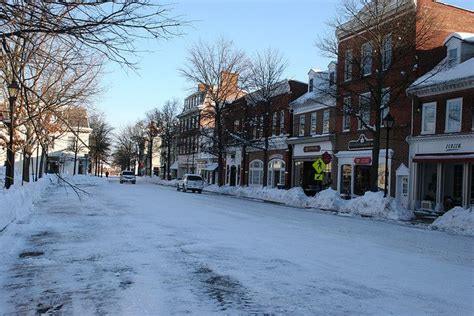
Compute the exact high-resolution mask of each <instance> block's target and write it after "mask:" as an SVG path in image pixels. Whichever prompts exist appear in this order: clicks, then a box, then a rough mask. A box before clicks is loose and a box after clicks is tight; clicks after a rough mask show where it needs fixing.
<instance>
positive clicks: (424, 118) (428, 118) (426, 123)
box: [421, 102, 436, 134]
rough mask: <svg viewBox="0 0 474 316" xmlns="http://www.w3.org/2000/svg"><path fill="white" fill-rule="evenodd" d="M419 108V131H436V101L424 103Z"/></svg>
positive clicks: (427, 132)
mask: <svg viewBox="0 0 474 316" xmlns="http://www.w3.org/2000/svg"><path fill="white" fill-rule="evenodd" d="M421 110H422V113H421V133H422V134H434V133H435V131H436V102H431V103H424V104H423V106H422V109H421Z"/></svg>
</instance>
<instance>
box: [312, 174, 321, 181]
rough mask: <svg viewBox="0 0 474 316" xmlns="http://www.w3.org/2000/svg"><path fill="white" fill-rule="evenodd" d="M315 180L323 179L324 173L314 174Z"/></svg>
mask: <svg viewBox="0 0 474 316" xmlns="http://www.w3.org/2000/svg"><path fill="white" fill-rule="evenodd" d="M314 180H316V181H323V174H322V173H316V174H315V175H314Z"/></svg>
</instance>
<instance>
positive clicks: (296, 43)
mask: <svg viewBox="0 0 474 316" xmlns="http://www.w3.org/2000/svg"><path fill="white" fill-rule="evenodd" d="M176 1H177V2H176V3H175V4H173V5H172V6H173V7H174V14H176V15H181V16H183V18H184V19H186V20H190V21H193V22H192V26H191V27H186V28H184V29H183V31H184V32H185V33H186V34H184V35H183V36H181V37H177V38H173V39H170V40H168V41H163V42H159V43H157V42H156V41H153V40H142V41H140V42H138V43H137V46H138V48H139V49H140V50H147V51H148V52H142V53H140V57H139V58H137V59H136V61H138V64H139V68H140V69H139V70H138V71H137V73H135V72H131V71H126V70H125V69H122V68H120V66H117V65H113V64H110V65H108V67H107V73H106V74H105V75H104V78H103V79H104V80H103V82H104V84H103V85H104V93H103V94H102V95H100V96H99V97H98V98H97V100H96V102H95V104H94V105H95V106H96V108H97V109H98V110H100V111H103V112H105V114H106V117H107V120H108V121H109V122H110V123H111V124H112V125H113V126H114V127H121V126H124V125H126V124H128V123H131V122H134V121H136V120H138V119H139V118H141V117H143V115H144V113H145V112H146V111H148V110H150V109H152V108H154V107H160V106H161V105H162V104H163V103H164V102H165V101H166V100H169V99H172V98H178V99H179V100H180V102H182V100H183V99H184V97H185V96H186V95H187V94H189V91H190V89H191V88H193V87H194V85H191V84H190V83H189V82H186V80H185V79H183V78H182V77H181V76H180V75H179V73H178V68H180V67H181V65H182V64H183V62H184V61H185V58H186V54H187V48H188V47H189V46H190V45H191V44H192V43H193V42H195V41H197V40H199V39H202V40H205V41H213V40H215V39H216V38H218V37H220V36H222V37H225V38H227V39H230V40H233V41H234V44H235V45H236V46H238V47H239V48H241V49H243V50H245V51H246V52H248V53H249V54H252V53H253V52H255V51H256V50H262V49H264V48H267V47H270V46H271V47H273V48H277V49H278V50H280V51H281V52H282V54H283V55H284V56H285V58H286V59H287V60H288V62H289V67H288V69H287V74H286V77H287V78H291V79H297V80H302V81H306V73H307V71H308V70H309V68H324V67H326V66H327V65H328V63H329V60H328V59H326V58H323V57H321V56H320V55H319V52H318V50H317V48H316V47H315V45H314V43H315V41H316V40H317V38H318V36H324V34H327V32H328V31H329V30H328V27H327V26H326V22H327V21H328V20H331V18H332V17H334V15H335V8H336V5H337V4H338V3H339V1H340V0H200V1H199V0H176ZM444 2H448V3H451V4H453V5H458V6H461V7H464V8H469V9H471V10H474V0H446V1H444Z"/></svg>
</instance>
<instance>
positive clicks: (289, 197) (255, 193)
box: [205, 185, 308, 207]
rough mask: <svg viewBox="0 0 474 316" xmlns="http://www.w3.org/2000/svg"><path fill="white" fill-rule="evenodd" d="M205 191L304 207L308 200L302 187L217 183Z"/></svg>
mask: <svg viewBox="0 0 474 316" xmlns="http://www.w3.org/2000/svg"><path fill="white" fill-rule="evenodd" d="M205 191H208V192H213V193H219V194H228V195H234V196H240V197H245V198H251V199H259V200H264V201H269V202H276V203H282V204H286V205H289V206H295V207H306V206H307V200H308V197H307V196H306V194H305V193H304V191H303V189H302V188H299V187H297V188H292V189H290V190H280V189H273V188H263V187H232V186H222V187H219V186H217V185H210V186H208V187H206V188H205Z"/></svg>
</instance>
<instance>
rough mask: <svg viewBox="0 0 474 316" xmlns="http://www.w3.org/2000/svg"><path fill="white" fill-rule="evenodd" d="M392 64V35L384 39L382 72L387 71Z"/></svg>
mask: <svg viewBox="0 0 474 316" xmlns="http://www.w3.org/2000/svg"><path fill="white" fill-rule="evenodd" d="M391 63H392V34H388V35H387V36H385V37H384V39H383V47H382V70H387V69H388V68H389V67H390V64H391Z"/></svg>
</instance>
